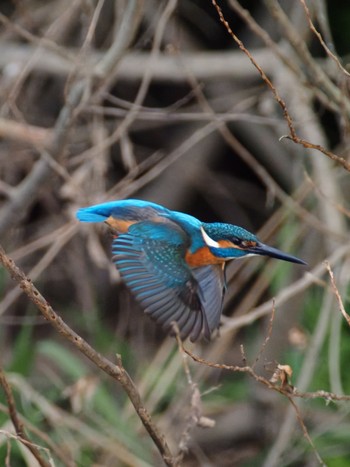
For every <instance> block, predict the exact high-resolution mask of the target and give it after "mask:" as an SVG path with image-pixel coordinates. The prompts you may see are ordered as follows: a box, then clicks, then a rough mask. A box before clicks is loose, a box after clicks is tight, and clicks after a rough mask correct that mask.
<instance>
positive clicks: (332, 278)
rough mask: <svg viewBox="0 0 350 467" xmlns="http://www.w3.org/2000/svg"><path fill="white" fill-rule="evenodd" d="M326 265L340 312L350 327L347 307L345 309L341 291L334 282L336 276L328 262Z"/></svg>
mask: <svg viewBox="0 0 350 467" xmlns="http://www.w3.org/2000/svg"><path fill="white" fill-rule="evenodd" d="M325 264H326V267H327V271H328V273H329V276H330V278H331V283H332V288H333V291H334V294H335V296H336V299H337V302H338V306H339V310H340V311H341V314H342V315H343V316H344V318H345V319H346V322H347V323H348V325H349V326H350V316H349V314H348V313H347V312H346V310H345V307H344V304H343V300H342V298H341V296H340V293H339V290H338V288H337V285H336V283H335V280H334V274H333V271H332V269H331V267H330V264H329V262H328V261H325Z"/></svg>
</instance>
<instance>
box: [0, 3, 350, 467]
mask: <svg viewBox="0 0 350 467" xmlns="http://www.w3.org/2000/svg"><path fill="white" fill-rule="evenodd" d="M216 3H217V5H218V6H219V7H220V8H221V10H222V15H223V18H224V19H225V21H227V24H228V25H229V27H230V28H231V30H232V31H233V33H234V34H235V35H236V36H237V37H238V38H239V40H241V41H242V43H243V44H244V46H245V48H246V49H247V50H248V51H249V53H250V54H251V56H252V57H253V58H254V60H255V62H256V63H257V64H258V65H259V67H260V68H261V69H262V70H263V72H264V73H265V74H266V76H267V78H268V79H269V80H270V81H271V83H272V85H273V87H274V89H275V90H276V91H277V93H278V95H279V96H280V97H281V98H282V99H283V101H284V103H285V105H286V109H287V111H288V114H289V116H290V118H291V121H292V122H293V126H294V128H295V132H296V134H297V136H298V138H300V140H303V141H304V142H309V143H310V144H311V145H314V147H318V146H320V147H321V148H322V149H323V150H324V152H329V153H331V154H334V155H336V156H338V157H339V158H342V160H343V161H345V163H343V165H340V164H337V163H336V162H334V161H332V160H330V159H329V158H327V157H326V155H325V154H324V153H322V151H319V150H316V149H307V148H305V147H304V146H303V145H302V144H295V143H293V142H292V141H290V140H288V139H285V138H284V139H281V137H282V136H284V135H287V134H289V128H288V125H287V121H286V119H285V118H284V116H283V114H282V112H281V107H280V106H279V105H278V102H277V101H276V99H275V96H274V94H273V93H272V92H271V89H270V88H269V87H268V86H267V85H266V82H264V81H263V80H262V79H261V76H260V74H259V73H258V71H257V69H256V68H254V66H252V63H251V62H250V60H249V58H248V57H247V56H246V55H245V54H244V53H243V52H242V51H241V50H240V49H239V48H238V47H237V45H236V44H235V42H234V40H233V39H232V37H231V36H230V35H229V34H228V31H227V28H226V27H225V26H224V24H223V23H222V22H221V21H220V18H219V16H218V11H217V9H216V8H215V7H214V5H213V4H212V2H211V1H209V0H208V1H203V0H178V1H175V0H170V1H166V0H164V1H161V2H159V1H155V0H147V1H142V0H135V1H132V0H91V1H88V0H74V1H71V0H70V1H68V0H54V1H53V0H52V1H46V2H37V1H34V0H28V1H26V2H2V3H1V6H0V28H1V29H0V38H1V39H0V203H1V204H0V233H1V243H2V244H3V245H4V247H5V249H6V251H7V252H9V254H10V255H12V257H13V258H14V259H15V260H16V262H17V263H18V264H19V265H20V266H21V268H22V269H23V270H25V271H26V273H27V274H28V276H29V277H30V278H31V279H32V280H33V281H35V283H36V284H37V285H38V287H39V289H40V290H41V291H42V292H43V294H44V296H45V297H46V298H47V299H48V300H49V302H50V303H51V304H52V305H53V306H54V308H55V309H57V310H60V312H61V313H62V315H63V317H64V319H65V321H67V322H68V323H69V324H70V326H71V327H72V328H73V329H75V330H76V331H77V332H78V333H79V334H81V335H82V336H83V337H84V338H85V339H86V340H87V341H88V342H89V343H90V344H91V345H92V346H93V347H94V348H95V349H96V350H97V351H98V352H100V353H101V354H103V355H106V356H107V357H110V358H111V359H112V360H113V358H114V355H115V354H116V353H120V354H121V355H122V357H123V364H124V366H125V368H127V370H128V372H129V373H130V374H131V375H132V377H133V379H134V381H135V382H136V384H137V387H138V390H139V392H140V393H141V396H142V398H143V402H144V404H145V406H146V407H147V409H148V410H149V411H150V412H151V413H152V415H153V418H154V419H155V420H156V422H157V424H158V426H159V427H160V429H161V431H162V433H164V435H165V437H166V440H167V442H168V443H169V445H170V447H171V451H172V452H174V453H176V452H177V451H178V450H180V451H181V456H182V464H183V465H188V466H192V465H204V464H207V465H215V466H216V465H220V466H226V465H227V466H232V465H233V466H244V465H265V466H267V467H271V466H281V465H313V464H312V463H313V462H314V461H315V456H314V453H313V451H312V449H310V443H308V442H307V441H306V440H305V438H304V436H303V432H302V430H301V428H300V426H301V425H300V423H298V419H297V418H298V416H299V417H302V420H303V422H304V424H305V426H306V427H307V430H308V434H309V436H310V439H311V440H312V443H313V444H314V447H315V449H316V450H317V453H318V455H319V456H320V458H321V459H322V460H323V462H325V464H327V465H331V466H334V467H337V466H339V467H341V466H343V465H346V463H347V462H348V461H349V459H350V443H349V436H348V433H349V431H350V430H349V429H350V420H349V417H348V402H344V401H343V402H332V403H331V404H329V405H326V404H325V403H324V402H322V403H320V402H319V401H316V400H308V399H301V402H300V401H299V402H298V401H297V400H295V403H296V404H298V411H297V412H296V410H295V409H294V408H293V407H290V404H289V402H288V400H286V398H284V397H282V396H281V395H280V394H278V393H277V392H274V391H271V390H269V388H267V387H266V386H263V385H261V384H259V383H258V382H257V381H256V380H254V379H251V378H248V377H247V375H244V374H237V373H232V372H226V371H224V370H223V369H222V368H221V369H220V368H210V367H208V366H205V365H204V366H203V365H198V364H195V363H194V362H191V361H189V362H188V364H189V366H190V371H191V377H192V380H193V384H194V385H196V386H192V389H193V387H198V389H199V391H200V392H201V393H202V396H201V407H200V411H201V414H202V415H203V416H204V417H209V419H211V420H214V421H215V422H216V425H215V426H211V427H210V428H209V427H208V428H206V429H204V428H203V427H200V426H199V427H196V428H194V429H192V428H193V427H192V425H191V430H189V428H188V427H189V423H190V422H189V413H192V412H191V410H192V409H193V406H194V404H193V391H192V389H191V386H190V385H189V384H188V381H187V377H186V374H185V372H184V370H183V364H182V359H181V358H180V355H179V352H178V351H176V342H175V341H174V339H171V338H168V337H166V336H165V335H164V334H163V333H162V332H161V330H159V329H158V328H156V326H155V325H154V323H152V322H150V321H149V320H148V318H147V317H145V316H144V315H143V313H142V312H141V310H140V309H139V308H138V306H137V305H136V304H135V302H134V300H133V299H132V297H131V296H130V295H129V293H128V291H127V290H126V289H125V287H124V286H123V284H122V283H121V282H120V279H119V276H118V273H117V272H116V270H115V268H114V266H113V265H112V264H111V261H110V253H109V246H110V239H109V236H108V234H107V232H106V230H105V229H104V228H103V226H92V225H78V223H77V221H76V220H75V217H74V213H75V210H76V209H77V208H78V207H80V206H83V205H87V204H92V203H97V202H101V201H104V200H109V199H117V198H123V197H135V198H144V199H148V200H151V201H155V202H158V203H160V204H164V205H166V206H167V207H169V208H171V209H176V210H179V211H184V212H188V213H190V214H193V215H195V216H197V217H199V218H200V219H202V220H204V221H207V222H211V221H222V222H229V223H233V224H239V225H242V226H244V227H246V228H248V229H249V230H252V231H254V232H259V235H260V236H261V238H262V239H263V240H264V241H267V242H269V243H271V244H273V245H275V246H277V247H280V248H282V249H284V250H286V251H289V252H291V253H295V254H296V255H297V256H300V257H302V258H303V259H305V260H307V261H308V263H309V265H310V270H309V272H305V269H302V268H298V267H297V266H294V265H290V264H283V263H280V262H277V261H273V260H268V261H267V260H264V259H258V258H253V259H250V260H248V261H246V262H245V261H241V262H238V261H237V262H233V263H232V264H230V266H229V268H228V274H227V281H228V291H227V295H226V300H225V308H224V316H223V320H222V321H223V323H222V327H221V329H220V333H219V336H218V337H217V338H214V339H213V340H212V342H210V343H201V344H198V345H196V348H195V349H194V350H195V353H196V354H198V355H201V357H203V358H204V359H205V360H209V361H212V362H220V363H222V364H228V365H245V363H244V362H243V361H242V358H243V357H242V351H241V346H242V345H243V349H244V355H245V358H246V359H247V363H248V364H249V365H254V362H255V358H256V356H257V355H258V354H259V349H261V348H262V346H263V352H262V355H260V357H259V360H258V361H257V362H256V363H255V365H254V370H255V372H256V373H257V374H261V375H262V376H264V377H265V378H267V379H269V378H271V377H272V375H273V373H274V372H275V368H276V365H277V363H280V364H285V365H289V366H290V367H291V368H292V370H293V376H292V384H293V385H295V386H296V387H297V389H298V390H300V391H309V392H312V391H316V390H324V391H330V392H332V393H336V394H338V395H339V396H341V395H342V394H349V393H350V377H349V375H348V371H347V362H348V360H349V352H350V345H349V342H350V341H349V338H350V336H349V332H350V331H349V327H348V325H347V323H346V321H345V319H344V317H343V316H342V313H341V312H340V311H339V307H338V301H337V298H336V296H335V294H334V288H333V286H332V282H331V281H330V277H329V275H328V272H327V266H326V265H325V264H324V263H323V262H324V260H325V259H328V260H329V263H330V265H331V268H332V271H333V273H334V284H336V286H337V288H338V289H337V290H338V293H339V295H340V297H342V299H343V304H344V307H345V310H346V309H347V307H348V303H349V301H348V290H349V277H350V273H349V249H350V245H349V240H348V237H349V236H348V224H349V212H350V209H349V199H350V193H349V192H350V188H349V187H350V185H349V182H348V181H349V173H348V171H347V170H345V169H344V167H345V168H346V166H347V165H346V164H349V128H350V125H349V113H350V111H349V109H350V103H349V70H348V68H347V65H348V56H349V52H350V51H349V40H348V30H349V25H350V5H348V4H347V3H348V2H342V1H341V0H335V1H332V2H330V1H328V2H327V1H326V0H309V1H304V0H297V1H294V2H289V1H288V0H285V1H279V2H278V1H277V0H265V1H264V2H253V1H248V2H241V3H239V2H237V1H236V0H223V1H220V2H219V1H217V2H216ZM320 35H321V36H320ZM320 37H321V38H322V40H320ZM339 160H340V159H339ZM340 161H341V160H340ZM0 287H1V297H2V299H1V303H0V354H1V355H2V364H3V366H4V371H5V373H4V374H6V375H7V378H8V380H9V381H10V383H11V385H12V390H13V394H14V397H15V400H16V408H17V410H18V411H19V413H20V415H21V420H22V421H23V423H24V425H25V427H26V430H27V431H30V434H31V439H32V440H33V443H36V442H37V444H38V445H40V446H45V449H46V448H47V449H48V450H49V451H50V455H51V458H52V459H53V460H54V462H55V463H56V465H93V464H95V465H97V464H98V465H133V466H146V465H154V463H155V459H157V462H158V457H155V456H156V455H157V454H156V451H155V447H154V445H153V443H152V442H151V440H150V439H148V437H147V435H146V433H145V432H144V431H143V429H142V426H141V424H140V422H139V419H138V418H137V417H136V415H135V413H134V411H133V408H132V406H131V404H130V402H129V401H128V400H127V399H126V397H125V395H124V394H123V393H122V391H121V390H120V389H118V388H115V386H114V385H113V384H112V383H111V381H107V380H105V379H104V378H103V377H102V376H101V375H100V374H98V373H97V372H96V370H95V369H94V368H93V367H92V366H90V364H89V363H88V362H87V361H85V360H84V359H83V358H82V357H81V356H80V355H78V354H77V353H76V352H75V351H74V350H73V349H72V348H71V347H69V346H68V344H67V343H66V342H63V341H62V339H61V338H60V337H59V336H57V335H55V333H54V332H53V330H52V329H51V328H49V326H48V325H47V324H46V323H45V322H44V321H43V320H42V319H41V318H40V317H39V316H38V315H37V312H36V310H35V309H34V307H32V305H31V304H30V303H28V301H27V300H26V299H25V297H24V296H23V295H22V293H21V290H20V289H18V288H16V287H15V286H14V284H13V283H12V281H10V279H9V278H8V277H7V276H6V274H5V272H4V271H2V270H1V271H0ZM273 297H275V298H276V299H275V307H276V310H275V315H274V321H273V328H272V332H271V335H270V336H269V340H268V342H266V341H265V339H266V336H267V334H268V329H269V315H270V313H271V311H272V308H273V301H272V298H273ZM264 342H265V343H266V345H263V344H264ZM0 397H1V400H0V402H1V403H2V404H3V405H0V422H1V423H0V463H3V464H4V465H5V461H6V459H8V458H10V459H11V465H12V463H13V465H17V464H18V465H20V464H21V465H22V464H23V462H26V463H27V465H31V464H30V462H32V460H31V458H30V457H29V456H30V454H29V453H28V450H26V449H25V448H24V447H23V446H22V445H21V443H20V442H19V441H18V440H16V436H15V432H14V431H13V427H12V426H11V423H10V420H9V417H8V413H7V411H6V407H5V405H6V400H5V398H2V397H3V396H2V395H1V396H0ZM344 404H347V405H344ZM298 414H299V415H298ZM192 416H193V414H192ZM191 420H192V421H193V418H192V419H191ZM191 423H192V422H191ZM2 433H7V434H8V436H7V437H6V436H5V435H4V436H2ZM185 435H186V436H185ZM184 437H186V439H184ZM45 439H46V441H45ZM179 444H181V446H179ZM184 446H185V447H186V448H187V449H188V452H187V453H185V452H184V450H183V448H184ZM57 453H59V455H57ZM44 457H45V456H44Z"/></svg>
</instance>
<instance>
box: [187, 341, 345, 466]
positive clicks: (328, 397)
mask: <svg viewBox="0 0 350 467" xmlns="http://www.w3.org/2000/svg"><path fill="white" fill-rule="evenodd" d="M184 351H185V352H186V353H187V355H189V356H190V357H191V358H192V359H193V360H194V361H195V362H197V363H200V364H202V365H206V366H209V367H211V368H217V369H221V370H227V371H232V372H239V373H247V374H248V375H249V376H251V377H252V378H253V379H254V380H255V381H257V382H258V383H260V384H263V385H264V386H266V387H267V388H268V389H270V390H273V391H276V392H278V393H280V394H281V395H283V396H285V397H287V399H288V401H289V402H290V404H291V405H292V407H293V409H294V412H295V414H296V417H297V420H298V422H299V425H300V427H301V429H302V432H303V434H304V437H305V438H306V440H307V441H308V443H309V444H310V446H311V448H312V450H313V452H314V454H315V456H316V458H317V461H318V462H319V463H320V465H325V464H324V462H323V460H322V459H321V457H320V455H319V453H318V452H317V450H316V447H315V445H314V443H313V441H312V439H311V437H310V435H309V433H308V430H307V428H306V425H305V423H304V421H303V418H302V415H301V412H300V409H299V407H298V405H297V404H296V402H295V401H294V400H293V399H294V398H295V397H297V398H302V399H316V398H322V399H324V400H325V401H326V402H328V401H350V396H343V395H338V394H334V393H329V392H326V391H323V390H320V391H315V392H313V393H304V392H300V391H298V390H297V389H296V388H294V387H292V386H290V385H289V384H278V383H277V382H272V381H271V380H267V379H266V378H264V377H262V376H259V375H258V374H257V373H256V372H255V371H254V369H253V368H252V367H251V366H239V365H226V364H221V363H213V362H209V361H207V360H205V359H203V358H201V357H198V356H197V355H195V354H193V353H192V352H191V351H189V350H188V349H186V348H184Z"/></svg>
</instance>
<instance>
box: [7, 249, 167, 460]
mask: <svg viewBox="0 0 350 467" xmlns="http://www.w3.org/2000/svg"><path fill="white" fill-rule="evenodd" d="M0 263H1V264H2V265H3V266H4V268H5V269H7V271H8V272H9V273H10V274H11V277H12V279H13V280H15V281H16V282H17V283H18V284H19V286H20V287H21V289H22V290H23V291H24V293H25V294H26V295H27V297H28V298H29V299H30V300H31V301H32V302H33V303H34V305H35V306H36V307H37V308H38V309H39V311H40V312H41V313H42V314H43V316H44V318H45V319H46V320H47V321H48V322H49V323H50V324H51V325H52V326H53V327H54V328H55V329H56V330H57V331H58V332H59V333H60V334H61V335H62V336H63V337H64V338H65V339H66V340H67V341H69V342H70V343H71V344H73V346H74V347H75V348H76V349H78V350H79V351H80V352H81V353H82V354H84V355H85V356H86V357H87V358H88V359H89V360H91V361H92V362H93V363H94V364H95V365H96V366H97V367H98V368H100V369H101V370H102V371H104V372H105V373H106V374H108V375H109V376H111V377H112V378H114V379H115V380H116V381H118V382H119V383H120V384H121V386H122V387H123V389H124V391H125V392H126V394H127V395H128V397H129V399H130V401H131V402H132V404H133V406H134V408H135V410H136V413H137V414H138V416H139V418H140V420H141V421H142V423H143V425H144V427H145V428H146V430H147V431H148V433H149V435H150V437H151V438H152V439H153V441H154V443H155V445H156V446H157V448H158V450H159V452H160V454H161V456H162V458H163V460H164V462H165V463H166V464H167V465H168V466H174V460H173V457H172V455H171V452H170V450H169V447H168V445H167V443H166V440H165V438H164V436H163V435H162V434H161V433H160V432H159V430H158V428H157V426H156V425H155V424H154V422H153V420H152V419H151V416H150V415H149V413H148V412H147V410H146V408H145V407H144V406H143V403H142V400H141V397H140V394H139V393H138V390H137V387H136V386H135V383H134V382H133V380H132V379H131V378H130V376H129V374H128V373H127V371H126V370H125V368H124V367H123V365H122V363H121V358H120V357H118V364H117V365H115V364H113V363H112V362H110V361H109V360H108V359H107V358H105V357H103V356H102V355H101V354H99V353H98V352H96V350H95V349H94V348H93V347H91V346H90V345H89V344H88V343H87V342H86V341H85V340H84V339H83V338H82V337H80V336H79V335H78V334H77V333H76V332H74V331H73V330H72V329H71V328H70V327H69V326H68V325H67V324H66V323H65V322H64V321H63V319H62V318H61V317H60V316H59V315H58V314H57V313H56V312H55V311H54V310H53V308H52V307H51V306H50V305H49V303H48V302H47V301H46V300H45V298H44V297H43V296H42V295H41V293H40V292H39V290H38V289H37V288H36V287H35V286H34V284H33V283H32V282H31V280H30V279H28V278H27V277H26V276H25V274H24V273H23V271H21V270H20V269H19V268H18V267H17V266H16V264H15V263H14V261H13V260H12V259H11V258H9V257H8V256H7V255H6V253H5V251H4V249H3V248H2V246H1V245H0Z"/></svg>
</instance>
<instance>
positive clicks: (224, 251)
mask: <svg viewBox="0 0 350 467" xmlns="http://www.w3.org/2000/svg"><path fill="white" fill-rule="evenodd" d="M201 230H202V236H203V240H204V241H205V243H206V245H207V246H208V248H209V250H210V252H211V253H212V254H213V255H214V256H216V257H217V258H222V260H230V259H237V258H243V257H248V256H270V257H271V258H277V259H281V260H283V261H289V262H291V263H297V264H306V263H305V261H303V260H301V259H299V258H296V257H295V256H292V255H288V254H287V253H284V252H283V251H280V250H278V249H277V248H273V247H270V246H268V245H265V244H264V243H262V242H261V241H260V240H259V239H258V237H257V236H256V235H254V234H252V233H251V232H248V230H245V229H243V228H242V227H239V226H237V225H231V224H222V223H218V222H217V223H212V224H205V223H203V224H202V228H201Z"/></svg>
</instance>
